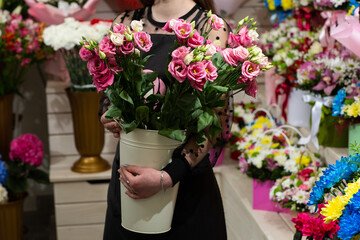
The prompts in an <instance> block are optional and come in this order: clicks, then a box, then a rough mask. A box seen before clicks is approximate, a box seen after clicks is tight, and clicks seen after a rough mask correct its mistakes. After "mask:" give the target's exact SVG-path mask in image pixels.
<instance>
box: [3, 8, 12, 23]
mask: <svg viewBox="0 0 360 240" xmlns="http://www.w3.org/2000/svg"><path fill="white" fill-rule="evenodd" d="M10 19H11V17H10V12H9V11H8V10H0V23H6V22H8V21H9V20H10Z"/></svg>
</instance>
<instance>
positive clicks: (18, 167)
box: [0, 134, 49, 239]
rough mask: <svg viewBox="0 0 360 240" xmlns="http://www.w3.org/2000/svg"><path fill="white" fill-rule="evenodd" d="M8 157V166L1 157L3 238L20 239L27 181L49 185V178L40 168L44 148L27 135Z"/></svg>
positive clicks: (16, 142) (0, 231) (15, 142)
mask: <svg viewBox="0 0 360 240" xmlns="http://www.w3.org/2000/svg"><path fill="white" fill-rule="evenodd" d="M9 155H10V160H9V161H6V162H4V161H2V160H1V155H0V221H1V225H0V238H1V239H20V238H21V236H22V234H23V231H22V230H23V225H22V222H23V219H22V218H23V217H22V207H23V201H24V198H25V197H26V196H27V189H28V179H32V180H34V181H36V182H38V183H42V184H48V183H49V176H48V174H47V173H45V172H44V171H42V170H40V169H38V168H37V167H39V166H40V165H41V163H42V160H43V145H42V142H41V141H40V140H39V139H38V138H37V137H36V136H35V135H32V134H24V135H21V136H19V137H18V138H16V139H14V140H13V141H12V142H11V147H10V154H9ZM9 216H11V218H9Z"/></svg>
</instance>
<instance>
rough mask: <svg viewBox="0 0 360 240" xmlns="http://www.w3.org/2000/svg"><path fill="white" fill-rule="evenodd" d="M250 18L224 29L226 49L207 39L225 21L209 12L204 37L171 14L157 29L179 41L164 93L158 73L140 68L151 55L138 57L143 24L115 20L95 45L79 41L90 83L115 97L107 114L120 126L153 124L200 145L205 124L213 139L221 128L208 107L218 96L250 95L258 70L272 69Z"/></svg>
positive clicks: (217, 103) (147, 43)
mask: <svg viewBox="0 0 360 240" xmlns="http://www.w3.org/2000/svg"><path fill="white" fill-rule="evenodd" d="M252 22H253V19H250V20H249V19H248V18H245V19H243V20H241V21H240V22H239V24H238V26H237V29H236V31H235V33H230V35H229V38H228V43H229V47H228V48H225V49H220V48H219V47H218V46H217V45H216V44H214V43H212V42H211V41H209V40H208V39H207V37H208V34H209V32H210V31H212V30H214V31H217V30H219V29H223V28H224V22H223V21H222V20H221V19H220V18H218V17H217V16H216V15H213V14H211V12H209V14H208V21H207V23H206V25H205V28H204V29H205V32H204V34H203V36H202V35H200V34H199V33H198V32H197V31H196V29H194V25H193V23H187V22H184V21H182V20H179V19H171V20H169V21H168V22H167V23H166V25H165V26H164V28H163V29H164V30H165V31H168V32H171V33H174V34H175V35H176V37H177V41H176V42H175V46H174V50H173V52H172V53H171V56H170V59H169V64H168V68H167V69H168V71H167V73H166V74H167V78H168V80H169V85H168V86H167V87H166V90H165V91H164V92H163V93H162V92H161V85H162V84H161V82H162V81H161V80H160V79H157V80H156V79H155V78H156V75H157V73H153V72H150V73H149V72H148V73H145V74H144V73H143V66H144V65H145V62H146V60H147V59H148V58H149V57H150V56H148V57H146V58H144V59H142V58H141V57H140V50H141V51H144V52H147V51H149V50H150V48H151V46H152V42H151V39H150V36H149V35H148V34H146V33H145V32H142V29H143V27H142V22H139V21H133V22H132V23H131V29H132V30H131V29H130V27H129V26H125V25H122V24H119V25H116V26H114V29H113V31H112V32H111V33H110V35H108V36H106V37H105V38H104V39H103V40H102V41H101V42H100V44H97V43H96V42H95V41H92V40H88V41H84V49H86V50H88V52H87V53H88V54H86V56H89V58H88V59H87V60H88V61H89V63H88V68H89V71H90V73H91V74H92V75H93V81H94V84H95V85H96V86H97V88H98V91H102V90H106V91H105V92H106V93H107V95H108V97H109V99H110V101H111V102H112V103H113V104H112V106H111V107H110V109H109V111H108V114H107V116H106V117H107V118H110V119H113V118H115V119H117V120H119V124H120V125H121V126H122V128H123V129H124V130H125V132H130V131H132V130H133V129H135V128H137V127H140V128H147V129H157V130H159V134H161V135H164V136H167V137H169V138H172V139H176V140H180V141H183V140H185V138H186V136H188V135H189V134H194V135H195V136H196V141H197V143H198V144H201V143H203V142H204V141H205V140H206V138H205V128H208V129H209V134H210V138H213V137H214V136H216V135H217V134H219V133H220V132H221V130H222V129H221V125H220V122H219V120H218V117H217V113H216V112H215V110H214V109H215V108H222V107H224V106H225V99H223V94H226V93H228V91H230V90H232V91H234V92H235V91H236V92H238V91H242V90H245V92H246V93H247V94H249V95H255V94H256V90H257V86H256V76H257V75H258V74H259V73H260V71H261V70H266V69H269V68H270V67H271V64H270V63H269V62H268V61H267V58H266V57H265V56H264V55H263V54H262V51H261V49H260V48H259V47H257V46H256V45H255V41H256V40H257V33H256V31H255V27H254V25H255V24H254V23H252ZM249 26H250V27H249ZM84 51H85V50H84ZM119 52H120V53H119ZM84 59H85V58H84ZM115 66H117V67H118V68H114V67H115ZM134 79H136V80H135V81H134ZM155 80H156V81H159V82H160V87H159V88H158V90H159V91H160V92H159V91H154V94H148V92H149V91H150V90H151V89H152V88H154V85H159V84H154V83H153V82H154V81H155ZM123 81H124V83H123ZM125 86H126V88H125ZM127 86H128V88H127ZM164 87H165V86H164ZM236 92H235V93H236ZM235 93H234V94H235ZM184 130H185V132H184Z"/></svg>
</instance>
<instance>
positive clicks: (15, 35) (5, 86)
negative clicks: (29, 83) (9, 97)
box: [0, 9, 52, 96]
mask: <svg viewBox="0 0 360 240" xmlns="http://www.w3.org/2000/svg"><path fill="white" fill-rule="evenodd" d="M44 27H45V26H44V24H43V23H38V22H34V21H33V20H32V19H30V18H27V19H23V17H22V16H21V15H19V14H16V13H13V14H10V13H9V12H8V11H7V10H1V9H0V33H1V39H0V59H1V60H0V62H1V67H0V78H1V81H0V96H2V95H6V94H13V93H19V86H20V85H21V83H22V81H23V77H24V75H25V73H26V72H27V70H28V68H29V66H30V65H31V64H33V63H37V62H41V61H43V60H45V59H46V58H47V57H48V56H50V55H51V54H52V50H51V48H49V47H47V46H45V45H44V42H43V38H42V34H43V30H44Z"/></svg>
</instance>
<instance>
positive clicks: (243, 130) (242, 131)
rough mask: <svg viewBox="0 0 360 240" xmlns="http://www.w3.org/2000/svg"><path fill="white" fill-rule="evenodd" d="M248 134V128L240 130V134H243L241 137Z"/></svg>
mask: <svg viewBox="0 0 360 240" xmlns="http://www.w3.org/2000/svg"><path fill="white" fill-rule="evenodd" d="M246 132H247V129H246V127H243V128H242V129H241V130H240V134H241V135H244V134H245V133H246Z"/></svg>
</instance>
